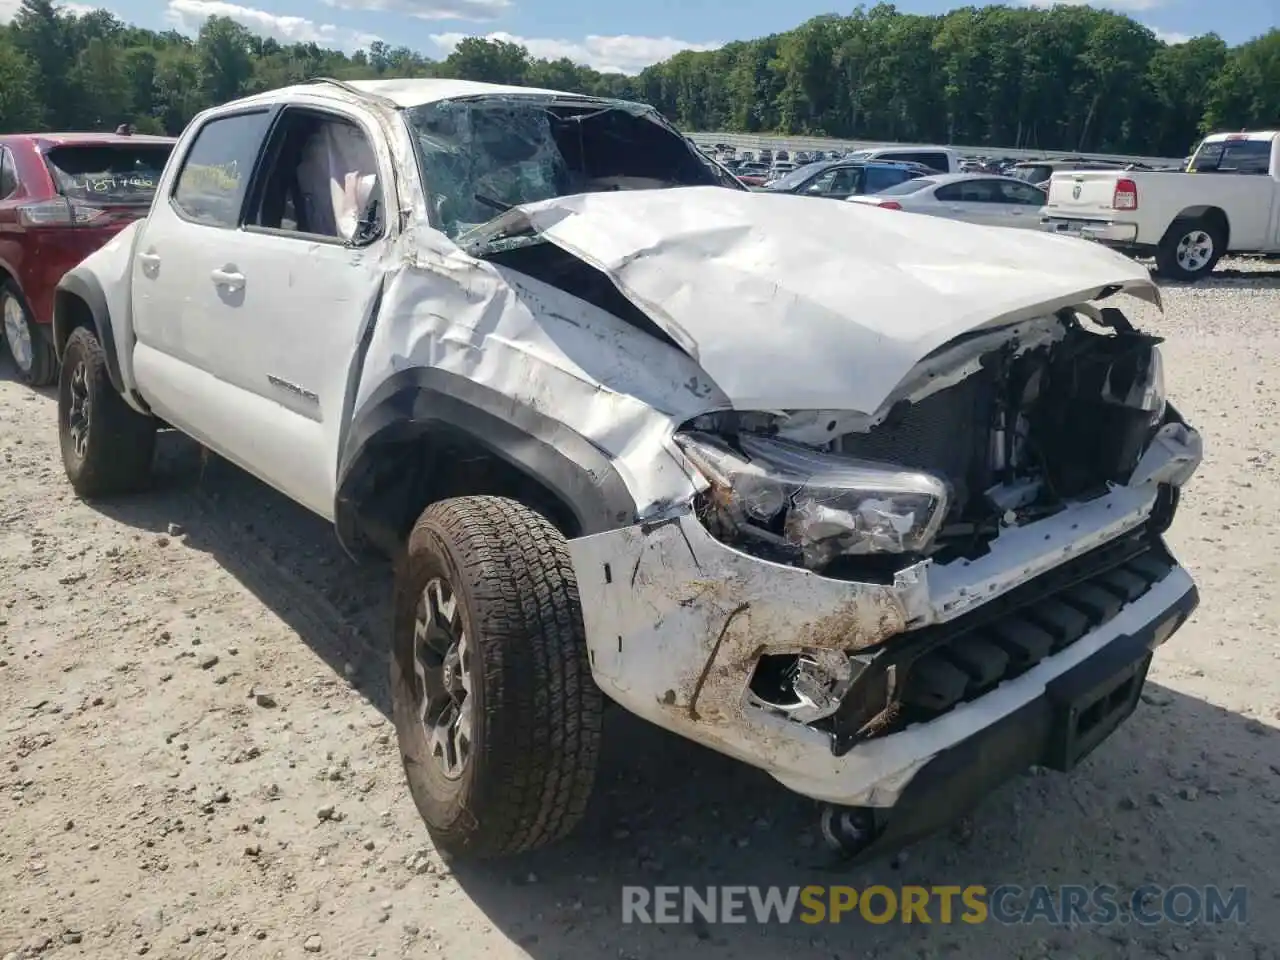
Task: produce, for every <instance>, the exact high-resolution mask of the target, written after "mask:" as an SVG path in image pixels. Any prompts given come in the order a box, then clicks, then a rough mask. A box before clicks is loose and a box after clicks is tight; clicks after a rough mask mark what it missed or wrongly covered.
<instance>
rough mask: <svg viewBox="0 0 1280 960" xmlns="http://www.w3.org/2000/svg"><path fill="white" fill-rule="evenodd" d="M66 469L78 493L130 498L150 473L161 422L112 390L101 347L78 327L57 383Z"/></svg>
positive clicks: (65, 355)
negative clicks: (137, 408)
mask: <svg viewBox="0 0 1280 960" xmlns="http://www.w3.org/2000/svg"><path fill="white" fill-rule="evenodd" d="M58 440H59V445H60V446H61V448H62V466H63V469H65V470H66V473H67V479H68V480H70V481H71V486H72V487H73V488H74V489H75V491H76V493H77V494H79V495H80V496H82V497H102V496H109V495H111V494H118V493H131V492H133V491H134V490H137V489H139V488H140V487H142V486H143V485H144V484H145V483H146V481H147V478H148V477H149V475H150V473H151V459H152V455H153V453H154V451H155V446H156V421H155V419H154V418H152V417H148V416H146V415H144V414H141V413H138V411H136V410H134V409H133V408H132V407H131V406H129V405H128V404H127V403H125V401H124V398H123V397H121V396H120V394H118V393H117V392H116V389H115V387H113V386H112V385H111V377H110V376H109V375H108V373H107V360H106V356H105V355H104V354H103V352H102V345H101V344H100V343H98V338H97V337H96V336H95V335H94V333H93V331H91V330H88V329H86V328H85V327H78V328H76V329H75V330H73V331H72V332H71V337H70V338H69V339H68V340H67V349H66V351H65V352H64V353H63V357H62V371H61V374H60V376H59V378H58Z"/></svg>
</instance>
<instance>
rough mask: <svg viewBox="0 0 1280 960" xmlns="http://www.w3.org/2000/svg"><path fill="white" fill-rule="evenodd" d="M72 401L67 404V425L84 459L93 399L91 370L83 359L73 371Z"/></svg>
mask: <svg viewBox="0 0 1280 960" xmlns="http://www.w3.org/2000/svg"><path fill="white" fill-rule="evenodd" d="M70 394H71V397H70V403H68V405H67V427H68V430H69V431H70V433H71V445H72V446H73V447H74V448H75V452H76V456H77V457H78V458H79V459H81V460H83V459H84V455H85V451H86V450H88V448H89V414H90V413H91V412H92V410H91V407H92V401H91V400H90V398H89V370H88V367H86V366H85V364H84V362H83V361H81V362H80V363H77V364H76V365H75V368H74V369H73V370H72V371H71V382H70Z"/></svg>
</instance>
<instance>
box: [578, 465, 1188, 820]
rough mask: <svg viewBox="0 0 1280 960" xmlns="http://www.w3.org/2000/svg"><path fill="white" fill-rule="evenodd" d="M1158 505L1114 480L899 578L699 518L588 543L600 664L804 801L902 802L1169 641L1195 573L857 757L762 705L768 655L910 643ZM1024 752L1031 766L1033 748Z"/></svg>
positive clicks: (633, 696)
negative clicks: (785, 548)
mask: <svg viewBox="0 0 1280 960" xmlns="http://www.w3.org/2000/svg"><path fill="white" fill-rule="evenodd" d="M1156 502H1157V490H1156V487H1155V485H1153V484H1143V485H1141V486H1138V487H1133V488H1130V487H1117V488H1115V489H1113V490H1112V491H1111V492H1110V493H1108V494H1107V495H1106V496H1103V497H1099V498H1098V499H1096V500H1093V501H1090V502H1087V503H1082V504H1076V505H1073V506H1072V507H1070V508H1068V509H1066V510H1064V511H1062V512H1061V513H1059V514H1057V515H1055V516H1053V517H1050V518H1047V519H1045V520H1041V521H1040V522H1038V523H1034V524H1029V525H1027V526H1025V527H1022V528H1018V529H1009V530H1006V531H1005V532H1004V533H1003V534H1002V535H1001V536H1000V537H999V538H998V539H997V540H996V542H995V545H994V546H993V548H992V550H991V551H990V552H989V553H988V554H987V555H985V556H983V557H981V558H979V559H976V560H972V561H958V562H955V563H951V564H947V565H940V566H934V565H932V564H920V565H918V566H917V567H912V568H908V570H907V571H904V572H903V573H900V574H899V575H898V578H897V580H896V581H895V582H894V583H893V584H874V583H854V582H846V581H839V580H834V579H829V578H827V577H823V576H820V575H818V574H814V573H812V572H810V571H807V570H803V569H799V568H795V567H789V566H783V565H779V564H774V563H770V562H768V561H764V560H760V559H758V558H756V557H753V556H750V555H748V554H745V553H742V552H739V551H737V550H734V549H732V548H730V547H727V546H725V545H724V544H722V543H720V542H719V541H717V540H715V539H714V538H713V537H712V536H711V535H710V534H709V533H708V532H707V531H706V530H705V529H704V528H703V527H702V525H701V524H700V523H699V522H698V521H697V519H696V518H695V517H694V516H693V515H692V514H690V513H686V514H683V515H680V516H677V517H674V518H671V519H669V520H665V521H661V522H656V523H652V524H641V525H637V526H633V527H628V528H624V529H621V530H616V531H611V532H608V533H603V534H598V535H595V536H591V537H585V538H581V539H578V540H574V541H571V543H570V551H571V554H572V558H573V563H574V568H575V571H576V573H577V579H578V587H579V591H580V595H581V600H582V608H583V616H584V620H585V625H586V628H587V642H588V648H589V653H590V661H591V667H592V672H593V675H594V677H595V680H596V682H597V683H598V684H599V686H600V687H601V688H602V689H603V690H604V691H605V693H606V694H608V695H609V696H610V697H611V698H613V699H614V700H616V701H618V702H619V703H620V704H622V705H623V706H625V707H627V708H628V709H629V710H631V711H632V712H633V713H636V714H638V715H639V716H641V717H644V718H645V719H648V720H650V721H652V722H653V723H656V724H658V725H659V726H661V727H664V728H665V729H667V730H670V731H672V732H675V733H678V734H680V735H682V736H685V737H688V738H689V739H692V740H694V741H697V742H699V743H702V744H704V745H706V746H709V747H712V748H713V749H716V750H718V751H720V752H722V753H725V754H728V755H729V756H733V757H736V758H738V759H740V760H743V761H745V762H747V763H750V764H752V765H753V766H757V767H760V768H761V769H763V770H765V771H766V772H768V773H769V774H770V775H772V776H773V777H774V778H776V779H777V780H778V781H779V782H781V783H782V784H784V785H785V786H787V787H789V788H790V789H792V790H795V791H797V792H799V793H801V794H804V795H806V796H809V797H813V798H815V799H818V800H822V801H827V802H831V803H837V804H841V805H846V806H865V807H891V806H895V805H896V804H898V803H899V801H900V799H902V798H904V797H909V796H910V794H908V793H906V792H905V791H907V790H908V788H909V786H910V785H911V784H912V783H913V782H914V781H915V780H916V778H917V777H918V776H919V775H920V774H921V772H922V771H924V770H925V769H927V768H928V767H929V765H930V764H932V763H934V762H935V761H939V759H940V758H945V757H947V756H948V755H950V752H951V751H953V750H956V749H960V748H961V747H962V745H964V744H966V743H968V742H969V741H971V740H975V739H977V738H979V737H980V736H988V735H989V734H988V732H987V731H989V730H990V729H991V728H993V727H994V726H995V725H997V724H1000V723H1001V722H1002V721H1004V720H1005V719H1006V718H1008V717H1011V716H1014V715H1016V714H1019V712H1020V711H1022V710H1024V709H1027V708H1028V707H1029V706H1030V705H1032V704H1033V703H1035V702H1036V701H1038V700H1040V699H1043V698H1044V697H1045V696H1046V691H1047V690H1050V689H1051V688H1052V686H1053V684H1054V683H1055V682H1057V681H1058V680H1059V678H1061V677H1063V676H1065V675H1067V674H1068V673H1069V672H1070V671H1072V670H1073V669H1074V668H1077V667H1078V666H1079V665H1080V664H1082V663H1085V662H1086V661H1089V660H1091V659H1092V658H1093V657H1095V656H1106V655H1107V654H1106V651H1107V650H1108V648H1111V647H1112V646H1113V645H1116V644H1118V643H1121V642H1124V638H1126V637H1134V636H1140V637H1144V638H1147V639H1148V640H1149V641H1150V643H1151V645H1153V646H1154V645H1155V644H1157V643H1160V642H1163V641H1164V640H1165V639H1167V637H1168V636H1169V635H1170V634H1171V633H1172V632H1173V630H1174V629H1176V628H1177V626H1178V625H1179V624H1180V623H1181V622H1182V620H1183V619H1185V616H1186V613H1187V612H1189V610H1190V608H1191V607H1193V606H1194V604H1195V586H1194V584H1193V582H1192V580H1191V578H1190V576H1189V575H1188V574H1187V573H1186V571H1185V570H1183V569H1182V568H1181V567H1178V566H1177V565H1172V566H1169V567H1166V568H1165V569H1164V570H1161V571H1160V573H1159V574H1158V576H1159V579H1158V581H1157V582H1152V583H1150V585H1149V587H1146V588H1144V592H1142V593H1141V595H1140V596H1138V597H1137V598H1136V599H1134V600H1133V601H1132V602H1129V603H1126V604H1123V605H1121V604H1120V603H1119V602H1117V604H1116V606H1117V607H1118V608H1119V609H1118V612H1116V613H1115V615H1114V616H1111V617H1110V618H1109V619H1108V620H1107V621H1106V622H1105V623H1102V624H1101V625H1100V626H1098V627H1097V628H1096V629H1092V630H1089V631H1088V632H1085V633H1083V634H1082V635H1079V636H1078V639H1075V640H1074V642H1072V643H1070V645H1069V646H1066V647H1065V648H1063V649H1061V650H1060V651H1058V652H1056V653H1053V654H1052V655H1050V656H1047V657H1045V658H1044V659H1042V660H1040V661H1039V662H1038V663H1037V664H1036V665H1035V666H1034V667H1031V668H1030V669H1028V670H1026V671H1025V672H1023V673H1021V674H1020V675H1017V676H1016V677H1014V678H1013V679H1009V680H1004V681H1002V682H1000V683H999V684H998V685H996V686H995V687H994V688H993V689H990V690H989V691H988V692H985V693H983V694H982V695H981V696H978V697H977V698H976V699H971V700H968V701H967V702H962V703H959V704H958V705H956V706H954V707H953V708H950V709H948V710H947V711H946V712H944V713H942V714H941V715H939V716H937V717H936V718H934V719H931V720H929V721H928V722H922V723H916V724H914V725H911V726H908V727H907V728H905V729H902V730H900V732H896V733H891V734H888V735H885V736H881V737H879V738H876V739H871V740H866V741H864V742H861V743H859V744H858V745H857V746H855V747H854V748H853V749H852V750H849V751H848V752H846V753H844V754H843V755H837V752H838V751H837V750H835V749H834V742H833V737H832V734H831V733H830V732H829V731H827V730H823V729H819V728H817V727H814V726H812V725H807V724H802V723H798V722H796V721H794V720H792V719H790V718H788V717H786V716H781V715H778V714H777V713H775V712H771V711H769V710H767V709H762V707H761V706H760V705H759V704H758V703H756V702H754V701H753V700H752V698H751V697H750V696H749V693H748V686H749V683H750V680H751V676H752V673H753V670H754V669H755V666H756V664H757V662H758V661H759V658H760V656H761V655H762V654H765V653H769V654H785V653H797V652H800V651H802V650H808V651H813V650H843V651H854V650H859V649H866V648H870V647H877V646H878V645H880V644H882V643H883V641H885V640H888V639H890V638H894V637H896V636H897V635H899V634H905V635H904V636H903V637H901V638H899V639H898V640H895V644H897V643H902V642H906V637H910V636H913V635H917V634H916V630H917V629H918V628H921V627H925V626H929V625H933V626H936V625H939V624H946V623H948V622H951V621H957V620H958V619H959V618H960V617H962V616H964V615H966V614H968V613H969V612H971V611H974V610H977V609H978V608H981V607H983V605H985V604H988V603H990V602H991V601H993V600H996V599H997V598H1000V597H1002V596H1004V595H1006V594H1011V593H1012V592H1013V591H1015V590H1016V589H1017V588H1018V587H1020V586H1021V585H1023V584H1027V583H1028V581H1032V580H1034V579H1035V578H1037V577H1039V576H1040V575H1042V574H1045V573H1046V572H1048V571H1051V570H1054V569H1056V568H1059V567H1061V566H1062V565H1064V563H1065V562H1067V561H1069V560H1071V559H1072V558H1074V557H1077V556H1079V555H1081V554H1084V553H1087V552H1088V551H1092V550H1095V549H1096V548H1099V547H1100V546H1101V545H1103V544H1108V543H1110V542H1111V541H1113V540H1115V539H1116V538H1118V537H1121V536H1123V535H1124V534H1125V533H1126V532H1129V531H1133V530H1136V529H1137V528H1139V527H1141V526H1142V525H1143V524H1144V523H1145V522H1146V521H1147V519H1148V518H1149V517H1150V516H1151V512H1152V510H1153V508H1154V507H1155V505H1156ZM993 606H994V605H993ZM909 628H910V629H909ZM889 646H893V644H891V645H889ZM1028 729H1030V728H1028ZM1037 744H1039V741H1038V740H1037V739H1036V737H1035V736H1031V737H1030V740H1028V742H1027V743H1026V744H1023V749H1024V753H1025V755H1026V756H1030V757H1031V759H1029V760H1027V761H1026V762H1027V763H1033V762H1037V761H1038V760H1039V759H1040V754H1041V753H1042V752H1043V751H1042V745H1037ZM1015 759H1016V760H1017V762H1022V755H1018V756H1017V757H1016V758H1015ZM948 762H951V761H948ZM1024 766H1025V764H1024ZM934 769H935V770H939V769H942V768H941V767H937V768H934Z"/></svg>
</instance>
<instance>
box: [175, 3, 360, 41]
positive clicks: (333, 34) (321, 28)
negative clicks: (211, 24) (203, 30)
mask: <svg viewBox="0 0 1280 960" xmlns="http://www.w3.org/2000/svg"><path fill="white" fill-rule="evenodd" d="M210 17H229V18H231V19H232V20H234V21H236V23H239V24H241V25H242V26H244V27H245V28H247V29H248V30H250V31H252V32H253V33H256V34H258V35H259V36H263V37H271V38H273V39H275V40H279V41H280V42H281V43H316V44H319V45H320V46H322V47H330V48H334V49H338V50H346V51H348V52H350V51H354V50H361V49H364V48H366V47H368V46H369V44H370V43H372V42H373V41H375V40H377V39H379V38H378V37H377V36H376V35H375V34H372V33H363V32H361V31H359V30H348V29H347V28H346V27H338V26H334V25H333V24H331V23H316V22H315V21H314V20H308V19H307V18H306V17H293V16H286V15H284V14H276V13H268V12H267V11H266V10H258V9H255V8H254V7H242V6H240V5H239V4H236V3H226V2H224V0H169V5H168V7H167V8H166V9H165V19H167V20H168V21H169V22H170V23H171V24H173V25H174V27H176V28H177V29H178V30H181V31H183V32H184V33H197V32H198V31H199V30H200V27H201V25H202V24H203V23H204V22H205V21H206V20H208V19H209V18H210Z"/></svg>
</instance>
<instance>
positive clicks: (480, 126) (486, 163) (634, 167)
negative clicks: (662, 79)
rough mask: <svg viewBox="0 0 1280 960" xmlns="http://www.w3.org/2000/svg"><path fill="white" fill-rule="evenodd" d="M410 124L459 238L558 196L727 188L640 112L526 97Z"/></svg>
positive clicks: (423, 111) (616, 105) (439, 111)
mask: <svg viewBox="0 0 1280 960" xmlns="http://www.w3.org/2000/svg"><path fill="white" fill-rule="evenodd" d="M405 117H406V119H407V120H408V123H409V129H410V131H411V133H412V134H413V141H414V145H415V148H416V149H417V151H418V157H419V162H420V163H421V167H422V175H423V179H424V181H425V188H426V193H427V197H428V200H429V206H430V211H431V216H432V219H433V223H434V224H435V225H436V226H438V227H439V228H440V229H441V230H443V231H444V232H445V234H447V235H448V236H449V237H450V238H453V239H457V238H458V237H459V236H460V235H462V234H464V233H466V232H467V231H468V230H471V229H474V228H475V227H477V226H480V225H481V224H484V223H487V222H488V221H490V220H492V219H493V218H494V217H497V216H499V215H500V214H501V213H502V212H503V211H505V210H509V209H510V208H511V207H513V206H517V205H519V204H523V203H534V202H537V201H539V200H549V199H551V198H553V197H562V196H568V195H570V194H575V193H590V192H597V191H603V190H645V189H656V188H663V187H679V186H726V185H727V184H726V183H725V181H724V179H723V177H721V176H719V175H718V174H717V171H716V170H715V169H714V168H713V167H712V166H711V165H709V164H708V163H707V162H706V160H705V158H703V157H702V156H701V154H699V153H698V152H697V150H695V149H694V148H693V147H692V146H690V144H689V142H688V141H687V140H685V138H684V137H682V136H681V135H680V134H678V133H676V132H675V131H674V130H672V129H671V128H670V127H668V126H666V125H665V124H664V123H663V122H662V121H661V120H660V119H658V117H657V116H656V114H654V113H653V112H652V111H651V110H650V109H649V108H648V107H644V106H642V105H639V104H632V103H623V102H613V101H587V100H577V99H559V98H554V97H548V96H543V95H529V96H518V95H517V96H504V97H482V98H472V99H466V100H443V101H439V102H437V103H429V104H424V105H422V106H419V107H413V108H411V109H408V110H406V111H405Z"/></svg>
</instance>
